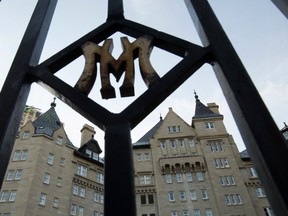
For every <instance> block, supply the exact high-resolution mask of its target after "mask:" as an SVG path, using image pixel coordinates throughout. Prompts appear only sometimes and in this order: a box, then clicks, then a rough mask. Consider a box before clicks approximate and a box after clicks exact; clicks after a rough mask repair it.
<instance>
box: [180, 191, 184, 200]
mask: <svg viewBox="0 0 288 216" xmlns="http://www.w3.org/2000/svg"><path fill="white" fill-rule="evenodd" d="M179 199H180V200H181V201H185V200H186V193H185V191H179Z"/></svg>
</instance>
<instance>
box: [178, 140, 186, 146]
mask: <svg viewBox="0 0 288 216" xmlns="http://www.w3.org/2000/svg"><path fill="white" fill-rule="evenodd" d="M179 147H180V148H184V147H185V142H184V140H183V139H181V140H179Z"/></svg>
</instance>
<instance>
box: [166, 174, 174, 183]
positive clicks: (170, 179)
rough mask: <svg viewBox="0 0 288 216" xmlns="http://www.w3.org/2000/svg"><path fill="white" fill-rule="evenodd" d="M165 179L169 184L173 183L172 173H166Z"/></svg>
mask: <svg viewBox="0 0 288 216" xmlns="http://www.w3.org/2000/svg"><path fill="white" fill-rule="evenodd" d="M165 180H166V183H167V184H171V183H172V175H171V174H166V175H165Z"/></svg>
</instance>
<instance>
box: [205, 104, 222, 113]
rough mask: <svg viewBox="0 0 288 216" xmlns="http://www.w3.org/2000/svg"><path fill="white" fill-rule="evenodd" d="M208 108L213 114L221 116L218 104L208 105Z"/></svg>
mask: <svg viewBox="0 0 288 216" xmlns="http://www.w3.org/2000/svg"><path fill="white" fill-rule="evenodd" d="M207 106H208V108H209V109H210V110H211V111H212V112H214V113H216V114H220V113H219V106H218V105H217V104H216V103H207Z"/></svg>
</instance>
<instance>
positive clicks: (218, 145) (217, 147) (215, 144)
mask: <svg viewBox="0 0 288 216" xmlns="http://www.w3.org/2000/svg"><path fill="white" fill-rule="evenodd" d="M209 147H210V150H211V152H223V151H224V148H223V146H222V140H213V141H210V142H209Z"/></svg>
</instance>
